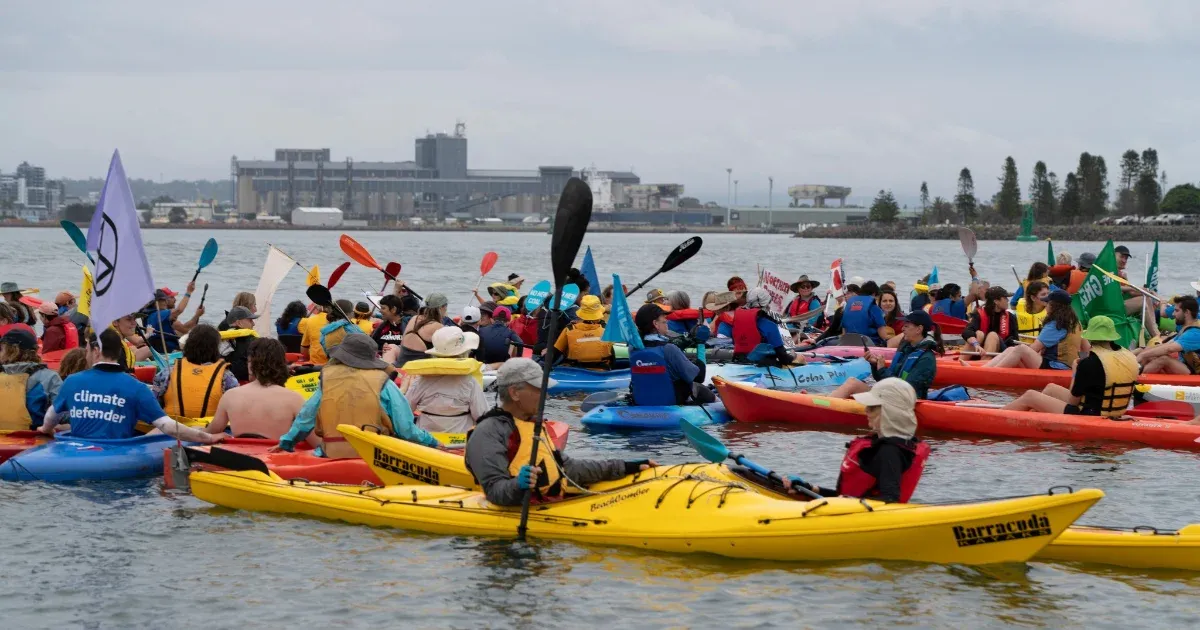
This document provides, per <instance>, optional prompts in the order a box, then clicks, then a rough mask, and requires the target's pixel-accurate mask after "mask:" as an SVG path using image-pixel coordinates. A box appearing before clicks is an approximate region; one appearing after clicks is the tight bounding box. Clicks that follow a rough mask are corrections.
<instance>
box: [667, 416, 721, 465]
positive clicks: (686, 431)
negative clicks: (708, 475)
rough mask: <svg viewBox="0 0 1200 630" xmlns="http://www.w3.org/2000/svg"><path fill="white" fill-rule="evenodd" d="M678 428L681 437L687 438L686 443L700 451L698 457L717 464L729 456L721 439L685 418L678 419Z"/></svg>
mask: <svg viewBox="0 0 1200 630" xmlns="http://www.w3.org/2000/svg"><path fill="white" fill-rule="evenodd" d="M679 428H680V429H681V430H683V437H685V438H687V441H688V444H691V445H692V448H694V449H696V451H697V452H698V453H700V457H703V458H704V459H707V460H708V461H710V462H712V463H714V464H719V463H721V462H723V461H725V459H726V458H727V457H729V449H728V448H725V445H724V444H722V443H721V440H718V439H717V438H715V437H713V436H712V435H710V434H709V433H708V432H707V431H705V430H704V429H701V428H700V427H698V426H696V425H694V424H692V422H691V421H690V420H688V419H687V418H680V419H679Z"/></svg>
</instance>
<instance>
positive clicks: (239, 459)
mask: <svg viewBox="0 0 1200 630" xmlns="http://www.w3.org/2000/svg"><path fill="white" fill-rule="evenodd" d="M183 450H184V452H185V453H187V459H188V462H189V463H194V464H209V465H210V466H218V467H221V468H225V469H227V470H256V471H258V472H260V473H262V474H264V475H269V474H271V471H270V469H268V468H267V463H266V462H264V461H263V460H261V459H259V458H257V457H252V456H250V455H245V454H243V453H238V452H235V451H227V450H225V449H223V448H220V447H217V446H213V447H210V448H209V450H207V451H203V450H200V449H198V448H191V447H184V449H183Z"/></svg>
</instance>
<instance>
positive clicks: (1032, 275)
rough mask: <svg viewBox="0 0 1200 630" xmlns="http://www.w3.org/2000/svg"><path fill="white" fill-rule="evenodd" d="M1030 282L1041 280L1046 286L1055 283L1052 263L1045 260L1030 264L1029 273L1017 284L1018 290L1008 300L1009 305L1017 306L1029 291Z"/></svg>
mask: <svg viewBox="0 0 1200 630" xmlns="http://www.w3.org/2000/svg"><path fill="white" fill-rule="evenodd" d="M1030 282H1041V283H1042V284H1044V285H1046V286H1050V285H1051V284H1052V283H1053V281H1052V280H1051V279H1050V265H1047V264H1046V263H1044V262H1035V263H1033V264H1032V265H1030V266H1029V273H1028V274H1027V275H1026V277H1025V279H1024V280H1022V281H1021V283H1020V284H1019V285H1018V286H1017V292H1016V293H1014V294H1012V296H1011V299H1010V300H1009V301H1008V305H1009V307H1011V308H1016V307H1017V302H1018V301H1020V299H1021V298H1023V297H1025V294H1026V293H1028V292H1029V283H1030Z"/></svg>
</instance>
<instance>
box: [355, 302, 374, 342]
mask: <svg viewBox="0 0 1200 630" xmlns="http://www.w3.org/2000/svg"><path fill="white" fill-rule="evenodd" d="M374 310H375V309H374V308H373V307H372V306H371V304H370V302H355V303H354V312H353V313H351V314H350V321H351V322H352V323H353V324H354V325H355V326H358V329H359V330H361V331H362V332H363V334H364V335H369V334H371V333H373V332H375V320H373V319H371V312H372V311H374Z"/></svg>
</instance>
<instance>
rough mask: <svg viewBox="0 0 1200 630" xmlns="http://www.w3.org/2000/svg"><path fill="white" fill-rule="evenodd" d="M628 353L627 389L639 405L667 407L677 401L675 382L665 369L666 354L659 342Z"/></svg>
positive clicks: (634, 401) (647, 343)
mask: <svg viewBox="0 0 1200 630" xmlns="http://www.w3.org/2000/svg"><path fill="white" fill-rule="evenodd" d="M645 343H646V347H645V348H642V349H641V350H634V351H633V352H630V353H629V389H630V391H631V392H633V404H634V405H637V406H639V407H646V406H653V407H667V406H671V405H675V404H677V403H678V397H677V396H676V393H675V383H674V381H672V380H671V373H670V372H668V371H667V355H666V353H665V352H664V351H663V347H662V344H661V343H658V344H654V342H645Z"/></svg>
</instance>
